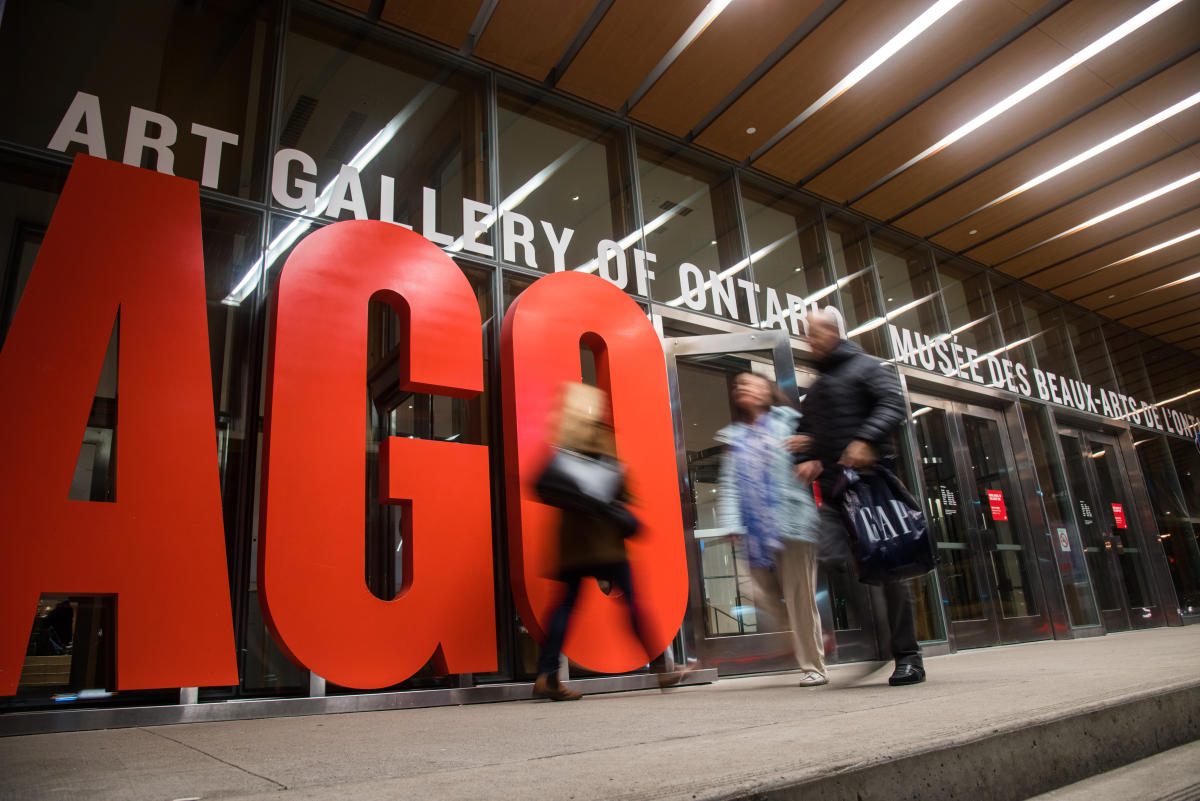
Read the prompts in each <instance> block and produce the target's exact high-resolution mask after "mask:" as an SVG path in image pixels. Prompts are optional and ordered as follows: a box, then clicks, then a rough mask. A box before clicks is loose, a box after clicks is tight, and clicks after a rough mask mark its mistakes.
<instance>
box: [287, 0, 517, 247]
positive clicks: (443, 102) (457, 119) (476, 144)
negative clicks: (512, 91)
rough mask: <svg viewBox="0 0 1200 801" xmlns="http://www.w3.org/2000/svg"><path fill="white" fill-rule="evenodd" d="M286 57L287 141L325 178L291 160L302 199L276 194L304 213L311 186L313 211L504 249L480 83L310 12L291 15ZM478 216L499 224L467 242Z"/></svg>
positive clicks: (291, 180)
mask: <svg viewBox="0 0 1200 801" xmlns="http://www.w3.org/2000/svg"><path fill="white" fill-rule="evenodd" d="M286 63H287V71H286V74H285V76H284V82H283V86H284V87H285V89H284V95H283V97H282V98H281V108H282V110H283V119H282V121H281V125H280V126H279V143H278V147H279V148H293V149H296V150H300V151H302V152H303V153H305V154H307V155H308V156H310V157H311V158H312V159H313V161H314V162H315V164H314V165H310V166H315V167H316V169H315V173H316V175H315V176H314V175H312V172H314V171H313V170H311V169H305V168H304V167H303V165H302V164H300V163H292V164H291V165H290V167H286V168H287V169H288V176H287V179H286V183H287V193H288V195H289V196H290V197H292V198H293V199H290V200H289V199H288V198H287V197H280V196H278V195H277V194H274V193H273V198H274V200H275V202H276V203H278V204H280V205H283V206H286V207H287V208H290V209H294V210H297V211H302V210H304V209H305V201H304V200H303V199H299V198H302V195H303V192H304V190H305V187H306V184H305V182H308V183H307V186H308V187H309V188H310V189H311V190H312V191H315V192H316V193H317V198H316V201H315V209H312V208H310V209H309V210H308V211H307V212H306V213H310V214H313V213H315V214H319V215H321V216H323V217H327V218H331V219H350V218H360V219H361V218H364V217H366V218H370V219H373V220H374V219H385V220H389V221H395V222H401V223H406V224H408V225H411V226H413V227H414V228H416V229H417V230H418V231H420V232H421V233H422V234H424V235H425V237H426V238H427V239H429V240H431V241H433V242H435V243H437V244H439V245H444V246H448V247H452V248H453V249H455V250H465V251H467V252H469V253H478V254H479V255H484V256H491V255H493V250H492V247H491V246H492V244H493V243H494V242H495V239H494V238H493V234H492V233H491V230H490V226H491V223H492V221H493V220H494V217H493V215H491V214H489V213H488V210H489V209H490V207H486V204H487V203H488V200H489V196H488V181H487V165H486V163H485V155H484V153H483V152H482V151H481V148H483V147H484V142H485V136H484V132H485V130H486V124H485V108H486V103H485V100H484V84H483V81H482V80H481V79H480V78H478V77H476V76H474V75H470V74H468V73H465V72H463V71H460V70H454V69H451V68H449V67H442V66H438V65H435V64H428V63H425V62H423V61H419V60H417V59H416V58H414V57H412V56H410V55H407V54H405V53H402V52H400V51H397V50H396V49H395V48H394V47H392V46H391V45H388V44H384V43H383V42H380V41H376V40H375V39H372V38H370V37H369V36H353V37H350V36H347V34H346V32H345V31H343V30H340V29H339V28H337V27H335V26H333V25H330V24H329V22H328V21H327V20H325V19H324V18H315V17H308V16H305V15H303V14H294V15H293V17H292V24H291V29H290V30H289V31H288V35H287V59H286ZM343 164H348V165H349V166H350V167H351V168H353V169H352V170H350V171H343V170H342V169H341V168H342V165H343ZM285 166H286V165H282V164H281V165H280V168H281V169H283V168H285ZM306 173H307V174H306ZM424 187H428V188H429V189H430V190H433V191H434V192H436V199H434V198H430V197H426V196H427V195H428V194H429V193H428V192H426V191H424V189H423V188H424ZM464 201H468V202H478V203H480V204H483V205H484V206H485V207H486V208H484V209H478V208H473V209H464ZM467 213H470V214H472V215H474V217H475V219H477V220H479V221H480V222H479V225H480V226H482V227H484V228H488V229H489V230H488V231H487V232H485V233H483V234H482V235H481V236H479V237H478V239H476V238H474V237H466V233H465V231H464V216H465V214H467ZM464 237H466V238H464Z"/></svg>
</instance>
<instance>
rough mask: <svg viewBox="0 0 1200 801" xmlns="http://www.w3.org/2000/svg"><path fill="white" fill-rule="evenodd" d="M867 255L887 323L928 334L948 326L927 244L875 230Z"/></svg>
mask: <svg viewBox="0 0 1200 801" xmlns="http://www.w3.org/2000/svg"><path fill="white" fill-rule="evenodd" d="M871 256H872V258H873V259H874V261H875V274H876V275H877V276H878V277H879V288H880V290H881V291H882V292H883V307H884V310H885V311H886V312H887V318H888V323H890V324H892V325H895V326H897V327H899V328H907V329H908V330H910V331H918V332H920V333H922V334H928V335H930V336H933V335H934V334H940V333H943V332H945V331H947V330H948V329H949V326H947V325H946V321H945V320H944V319H943V313H942V308H941V303H940V302H939V301H938V285H937V276H936V275H935V274H934V270H933V259H932V258H931V256H930V253H929V248H928V247H926V246H925V245H918V244H916V243H913V242H907V241H900V240H897V239H894V238H892V237H891V236H890V235H888V234H886V233H884V232H882V231H876V232H874V233H872V234H871Z"/></svg>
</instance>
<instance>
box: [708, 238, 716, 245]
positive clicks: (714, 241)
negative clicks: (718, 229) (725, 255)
mask: <svg viewBox="0 0 1200 801" xmlns="http://www.w3.org/2000/svg"><path fill="white" fill-rule="evenodd" d="M708 244H710V245H715V244H717V240H715V239H714V240H713V241H711V242H709V243H708Z"/></svg>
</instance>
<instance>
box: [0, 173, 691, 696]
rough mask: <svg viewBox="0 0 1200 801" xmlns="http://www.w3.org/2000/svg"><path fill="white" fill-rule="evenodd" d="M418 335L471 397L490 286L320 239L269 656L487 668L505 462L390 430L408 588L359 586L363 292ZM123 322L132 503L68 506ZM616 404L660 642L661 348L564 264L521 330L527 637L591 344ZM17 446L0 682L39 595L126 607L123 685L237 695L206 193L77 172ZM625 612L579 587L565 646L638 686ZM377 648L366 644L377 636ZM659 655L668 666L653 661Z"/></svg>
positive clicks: (267, 605)
mask: <svg viewBox="0 0 1200 801" xmlns="http://www.w3.org/2000/svg"><path fill="white" fill-rule="evenodd" d="M372 298H378V299H382V300H384V301H386V302H388V303H389V304H390V305H391V306H392V308H393V309H395V310H396V312H397V313H398V314H399V316H400V319H401V321H402V324H403V326H404V327H405V329H406V330H407V331H408V348H407V352H406V354H405V358H404V359H402V362H401V364H400V370H399V373H400V374H399V375H398V376H397V380H398V381H399V382H400V384H401V386H402V387H405V388H409V389H412V390H414V391H420V392H429V393H435V394H444V395H451V396H455V397H472V396H474V395H476V394H477V393H479V392H480V391H481V390H482V388H483V362H482V351H483V345H482V341H481V332H480V318H479V311H478V306H477V304H476V301H475V297H474V294H473V293H472V291H471V288H470V285H469V284H468V282H467V280H466V278H465V276H463V274H462V272H461V271H460V270H459V269H458V268H457V267H456V266H455V264H454V262H453V261H452V260H451V259H450V258H449V257H448V256H447V255H446V254H445V253H443V252H442V251H441V250H440V249H438V248H437V247H436V246H434V245H433V244H431V243H430V242H428V241H427V240H425V239H424V238H422V237H420V236H419V235H417V234H414V233H412V232H411V231H407V230H405V229H403V228H401V227H399V226H394V225H389V224H387V223H381V222H367V221H362V222H357V221H355V222H342V223H335V224H333V225H329V226H327V227H325V228H323V229H321V230H319V231H317V232H315V233H313V234H311V235H310V236H308V237H307V238H306V239H305V240H304V241H303V242H301V243H300V245H299V246H298V247H297V248H296V249H295V251H294V252H293V253H292V255H291V257H290V258H289V259H288V260H287V263H286V264H285V266H284V268H283V270H282V273H281V277H280V281H279V287H278V290H277V292H276V294H275V296H274V298H273V310H272V311H273V313H272V329H271V338H272V342H271V363H270V364H269V365H268V371H269V375H268V408H267V415H266V421H267V431H266V438H265V447H264V451H265V453H264V468H263V471H264V477H263V494H262V525H261V529H260V540H259V542H260V552H259V561H258V564H259V587H260V592H261V599H262V604H263V608H264V615H265V617H266V619H267V621H268V624H269V625H270V627H271V630H272V631H273V633H274V635H275V638H276V640H277V642H278V643H279V645H280V647H282V648H283V649H284V650H285V652H287V653H288V654H289V655H290V656H291V657H292V658H293V659H294V660H295V661H297V662H298V663H299V664H301V665H303V666H306V667H308V668H311V669H312V670H313V671H315V672H316V673H317V674H318V675H321V676H323V677H325V678H326V679H328V680H330V681H332V682H335V683H337V684H341V685H344V686H349V687H357V688H375V687H384V686H389V685H392V684H395V683H397V682H400V681H402V680H404V679H406V678H408V677H409V676H411V675H412V674H413V673H415V672H416V671H417V670H419V669H420V668H421V667H422V666H423V665H424V664H425V663H426V662H427V661H428V660H429V659H430V658H431V657H432V658H433V660H434V664H435V667H436V668H437V669H438V671H439V672H443V673H466V672H484V671H490V670H494V669H495V668H496V631H495V609H494V584H493V572H492V558H491V554H492V539H491V538H492V533H491V531H492V526H491V519H490V511H489V510H490V506H489V491H490V485H489V476H488V456H487V449H486V448H483V447H480V446H473V445H465V444H459V443H445V442H431V441H424V440H411V439H403V438H392V439H389V440H388V441H386V442H384V443H382V445H381V448H380V459H379V461H380V470H381V476H380V487H381V494H382V495H383V497H382V498H380V499H379V500H380V502H383V503H397V504H401V505H403V506H404V508H405V512H406V514H405V515H404V518H405V525H406V527H407V530H406V542H407V543H410V563H411V564H410V566H411V570H410V571H408V574H407V581H406V583H405V586H404V588H403V589H402V591H401V593H400V594H399V596H398V597H397V598H396V599H394V600H391V601H383V600H380V599H378V598H376V597H375V596H374V595H372V594H371V593H370V592H369V590H368V588H367V586H366V582H365V578H364V575H363V556H364V543H363V537H364V528H365V510H364V497H365V490H366V480H365V476H364V466H365V460H366V453H365V431H366V422H367V421H366V410H367V403H368V398H367V395H366V380H365V379H366V360H367V358H366V357H367V354H366V347H367V344H366V343H367V330H366V326H367V304H368V301H369V300H370V299H372ZM118 311H119V322H120V329H119V336H120V339H119V378H118V381H119V383H118V386H119V391H118V396H119V419H120V425H119V426H118V430H117V443H118V447H117V454H118V457H117V461H116V468H115V469H116V499H115V502H113V503H108V502H80V501H71V500H68V497H67V492H68V488H69V487H70V485H71V480H72V476H73V474H74V469H75V464H76V461H77V459H78V455H79V448H80V442H81V441H82V439H83V430H84V428H85V426H86V421H87V417H88V413H89V409H90V406H91V404H92V399H93V396H94V394H95V387H96V380H97V377H98V375H99V373H100V369H101V365H102V363H103V360H104V354H105V350H106V347H107V342H108V334H109V332H110V331H111V329H112V325H113V321H114V320H115V319H118ZM581 340H582V341H585V342H587V343H588V344H589V345H590V346H591V347H592V349H593V350H594V351H595V353H596V358H597V369H598V373H599V376H600V381H601V384H602V385H603V386H604V387H605V388H606V389H608V390H609V391H610V392H611V394H612V397H613V415H614V422H615V426H616V436H617V448H618V452H619V454H620V456H621V458H622V459H623V460H624V461H625V462H626V463H627V464H628V466H629V470H630V489H631V491H632V492H633V494H634V496H635V497H636V499H637V501H636V502H635V504H634V510H635V512H636V513H637V514H638V515H639V517H640V518H641V519H642V521H643V524H644V526H645V529H644V531H643V532H642V533H640V534H639V535H638V536H637V537H635V538H634V539H633V540H631V541H630V558H631V561H632V563H633V570H634V575H635V579H636V580H637V582H638V585H639V592H640V593H641V594H642V595H643V597H644V598H645V609H646V610H648V612H649V613H650V614H651V615H652V617H651V619H648V620H647V621H646V627H647V629H648V630H649V631H650V632H651V633H652V636H653V639H654V641H655V647H656V648H657V647H665V646H666V645H667V644H668V643H669V642H670V640H671V638H672V636H673V635H674V633H675V631H676V630H677V629H678V627H679V624H680V621H681V620H682V616H683V611H684V607H685V606H686V602H687V589H688V588H687V573H686V564H685V558H684V542H683V537H682V529H681V516H680V509H679V496H678V490H677V486H676V469H675V463H674V442H673V439H672V433H671V420H670V412H669V402H668V396H667V385H666V374H665V369H664V363H663V358H662V350H661V347H660V345H659V342H658V338H657V336H656V334H655V333H654V330H653V328H652V327H651V326H650V324H649V323H648V322H647V320H646V318H645V316H644V314H643V313H642V311H641V309H640V308H639V307H638V306H637V304H636V303H634V302H633V301H632V300H631V299H630V298H629V297H628V296H626V295H625V294H624V293H623V292H621V291H620V290H618V289H616V288H615V287H613V286H611V285H609V284H608V283H606V282H604V281H603V280H601V279H599V278H596V277H594V276H590V275H584V274H581V273H560V274H555V275H551V276H547V277H545V278H543V279H541V280H539V281H537V282H536V283H535V284H534V285H533V286H532V287H531V288H530V289H528V290H526V292H525V293H524V294H522V295H521V297H520V298H519V299H518V300H517V301H516V303H515V304H514V305H513V307H512V308H511V309H510V310H509V313H508V316H507V317H506V319H505V324H504V335H503V343H502V349H503V361H504V379H505V387H504V403H505V411H504V417H505V424H506V431H505V436H506V445H507V456H508V463H509V481H508V486H509V497H510V502H509V512H510V516H511V534H510V540H511V548H512V554H513V568H512V570H513V584H514V591H515V594H516V597H517V604H518V607H519V609H520V611H521V615H522V617H523V618H524V620H525V621H526V623H527V624H528V625H529V627H530V629H531V630H533V631H534V632H535V634H540V633H541V631H542V630H543V629H544V622H545V619H546V615H547V614H548V609H549V606H550V603H551V600H552V595H553V593H554V591H555V586H554V582H553V581H551V580H550V579H548V578H545V577H544V573H545V571H546V567H547V562H546V557H547V554H546V551H545V548H546V545H547V544H549V543H550V542H551V541H552V540H551V538H552V536H553V525H554V520H553V515H554V512H553V510H550V509H548V508H546V507H544V506H542V505H541V504H539V503H537V502H536V500H534V499H533V498H532V497H531V495H530V494H529V491H528V485H529V482H530V480H531V477H532V475H533V474H534V471H535V470H536V469H538V468H539V467H540V466H541V464H542V463H543V461H544V460H545V458H546V456H547V449H546V433H547V432H546V422H547V419H548V417H549V412H550V406H551V404H553V403H554V401H555V398H556V396H557V393H558V387H559V385H560V384H561V383H562V382H563V381H566V380H578V379H579V377H580V364H579V342H580V341H581ZM0 386H4V387H5V388H7V389H9V391H8V392H4V393H0V415H3V419H7V420H14V421H18V422H19V424H17V425H14V426H12V430H11V431H10V432H9V434H8V435H7V441H6V449H5V460H6V464H7V465H8V468H7V469H6V471H5V480H4V481H3V482H0V503H2V507H0V508H3V509H4V510H5V515H6V521H5V528H4V530H3V535H4V536H3V541H2V544H0V547H3V553H2V558H0V625H2V626H3V628H2V629H0V694H4V695H12V694H14V693H15V692H16V690H17V685H18V681H19V676H20V672H21V667H22V663H23V658H24V652H25V647H26V643H27V642H28V640H29V635H30V630H31V624H32V622H33V618H34V614H35V610H36V605H37V600H38V596H39V594H41V593H56V594H59V593H61V594H80V595H83V594H108V595H115V596H117V631H116V641H117V667H118V673H117V688H118V689H121V690H129V689H142V688H152V687H190V686H212V685H232V684H236V683H237V682H238V676H237V668H236V662H235V654H236V651H235V644H234V638H233V631H232V624H231V617H232V616H231V612H230V603H229V586H228V578H227V572H226V571H227V567H226V559H225V541H224V534H223V529H222V519H221V497H220V486H219V480H218V469H217V466H218V461H217V454H216V432H215V428H214V425H213V407H212V377H211V367H210V364H209V354H208V337H207V327H206V320H205V283H204V267H203V260H202V248H201V238H200V207H199V197H198V191H197V185H196V184H195V183H194V182H192V181H187V180H183V179H179V178H174V177H171V176H165V175H160V174H157V173H155V172H151V171H148V170H142V169H138V168H134V167H129V166H125V165H121V164H116V163H113V162H108V161H104V160H100V159H93V158H90V157H88V156H79V157H78V158H77V159H76V162H75V166H74V167H73V169H72V171H71V174H70V177H69V178H68V180H67V183H66V187H65V189H64V191H63V194H62V196H61V198H60V199H59V201H58V205H57V208H56V210H55V213H54V217H53V220H52V222H51V224H50V228H49V231H48V232H47V235H46V238H45V241H44V243H43V245H42V247H41V251H40V253H39V256H38V259H37V262H36V264H35V266H34V269H33V271H32V274H31V276H30V278H29V281H28V284H27V286H26V288H25V291H24V295H23V297H22V300H21V304H20V307H19V309H18V311H17V313H16V317H15V319H14V321H13V325H12V328H11V329H10V331H9V333H8V335H7V338H6V341H5V343H4V349H3V352H2V353H0ZM619 604H620V602H619V601H616V600H614V599H610V598H607V597H606V596H604V595H603V594H601V593H600V592H599V590H598V588H595V587H592V588H590V589H588V590H587V591H585V593H584V595H583V596H582V597H581V599H580V605H579V607H577V610H576V614H577V615H579V616H580V619H579V620H578V621H577V622H578V625H576V626H575V627H574V629H573V633H572V636H571V637H570V638H569V639H568V641H567V644H566V653H567V654H568V655H569V656H571V657H572V658H574V659H575V660H576V661H578V662H579V663H581V664H583V665H585V666H587V667H589V668H593V669H596V670H606V671H624V670H628V669H631V668H635V667H637V666H638V665H641V664H643V663H644V662H645V661H646V659H647V655H646V654H645V653H643V652H642V649H641V647H640V645H639V644H638V643H637V642H636V641H635V640H634V638H633V636H632V634H631V633H630V632H629V631H628V627H627V624H626V620H625V615H624V611H623V610H622V609H621V608H620V606H619ZM364 643H369V644H370V645H369V647H364V646H362V645H361V644H364ZM650 656H653V654H651V655H650Z"/></svg>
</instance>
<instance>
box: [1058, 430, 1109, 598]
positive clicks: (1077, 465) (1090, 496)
mask: <svg viewBox="0 0 1200 801" xmlns="http://www.w3.org/2000/svg"><path fill="white" fill-rule="evenodd" d="M1058 440H1059V442H1060V443H1061V445H1062V450H1063V456H1064V457H1065V458H1066V468H1067V480H1068V482H1069V483H1070V485H1071V495H1072V496H1073V497H1074V500H1075V510H1076V511H1077V512H1078V518H1077V519H1078V520H1079V535H1080V539H1081V540H1082V541H1083V551H1084V553H1085V554H1086V556H1087V563H1088V572H1089V573H1090V574H1091V576H1092V582H1093V584H1094V586H1095V588H1096V598H1097V600H1098V601H1099V602H1100V608H1101V609H1103V610H1104V611H1112V610H1115V609H1122V608H1124V600H1123V599H1122V597H1121V590H1120V587H1119V585H1118V584H1117V583H1116V580H1115V578H1114V576H1113V573H1112V571H1111V570H1110V569H1109V564H1108V558H1107V551H1108V548H1109V542H1108V538H1107V536H1106V535H1105V533H1104V531H1103V529H1102V523H1101V521H1100V519H1099V518H1098V516H1097V510H1098V507H1099V499H1097V498H1096V496H1095V494H1094V493H1093V492H1092V485H1091V483H1090V481H1089V480H1088V476H1087V471H1086V468H1085V466H1084V459H1085V458H1088V455H1089V454H1090V451H1089V452H1087V454H1085V451H1084V448H1083V445H1082V443H1081V442H1080V441H1079V438H1078V437H1074V436H1069V435H1066V434H1064V435H1061V436H1059V438H1058Z"/></svg>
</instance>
